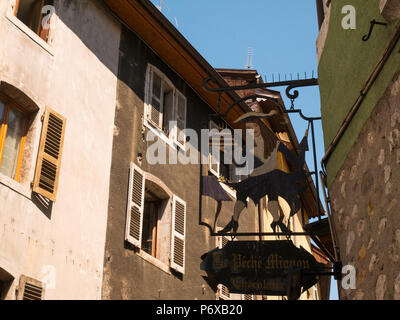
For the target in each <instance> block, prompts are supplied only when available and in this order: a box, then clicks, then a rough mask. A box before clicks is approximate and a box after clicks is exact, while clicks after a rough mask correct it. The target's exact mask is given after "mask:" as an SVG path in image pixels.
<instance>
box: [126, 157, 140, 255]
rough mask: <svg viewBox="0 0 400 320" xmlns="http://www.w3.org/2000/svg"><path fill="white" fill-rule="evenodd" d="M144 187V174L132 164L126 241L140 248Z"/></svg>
mask: <svg viewBox="0 0 400 320" xmlns="http://www.w3.org/2000/svg"><path fill="white" fill-rule="evenodd" d="M144 186H145V175H144V172H143V171H142V170H141V169H140V168H139V167H138V166H136V165H135V164H134V163H131V168H130V174H129V192H128V208H127V213H126V230H125V240H126V241H128V242H129V243H131V244H133V245H134V246H136V247H138V248H140V247H141V245H142V226H143V208H144Z"/></svg>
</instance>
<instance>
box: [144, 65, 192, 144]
mask: <svg viewBox="0 0 400 320" xmlns="http://www.w3.org/2000/svg"><path fill="white" fill-rule="evenodd" d="M154 73H156V74H157V75H158V76H159V77H160V78H161V92H160V95H161V97H155V98H156V100H157V101H158V102H160V119H159V124H156V123H155V122H154V121H153V120H152V119H151V111H152V108H153V106H152V100H153V79H154V76H153V74H154ZM145 77H146V78H145V99H144V100H145V101H144V115H143V125H144V126H146V127H147V128H148V129H150V130H152V131H153V132H154V133H156V134H157V136H158V137H160V138H161V139H162V140H163V141H165V142H166V143H168V144H169V145H171V146H172V147H174V148H177V147H179V148H181V149H183V150H185V145H186V139H185V141H184V142H183V143H181V142H179V139H178V138H179V137H178V124H177V123H178V119H177V117H178V102H179V97H182V98H183V99H184V101H185V118H184V120H183V122H184V127H185V128H186V122H187V105H188V103H187V97H186V96H185V95H184V94H183V93H182V92H181V91H179V90H178V89H177V88H176V86H174V84H173V83H172V81H171V80H170V79H169V78H168V77H167V76H166V75H165V74H164V73H163V72H162V71H161V70H160V69H158V68H157V67H155V66H154V65H152V64H150V63H149V64H148V65H147V70H146V75H145ZM165 83H167V85H168V86H169V87H171V88H172V91H173V102H172V110H171V113H172V118H173V119H172V120H171V121H173V122H175V126H174V127H173V128H171V130H170V131H169V134H168V135H167V134H166V133H165V131H164V121H163V120H164V111H165V101H164V88H165ZM160 98H161V99H160ZM168 125H169V124H168ZM168 129H169V128H168Z"/></svg>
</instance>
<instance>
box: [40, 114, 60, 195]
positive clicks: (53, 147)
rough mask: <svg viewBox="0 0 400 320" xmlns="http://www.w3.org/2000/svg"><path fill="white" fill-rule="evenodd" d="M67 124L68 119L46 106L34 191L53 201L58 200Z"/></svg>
mask: <svg viewBox="0 0 400 320" xmlns="http://www.w3.org/2000/svg"><path fill="white" fill-rule="evenodd" d="M65 126H66V119H65V118H64V117H62V116H61V115H59V114H58V113H56V112H55V111H53V110H52V109H50V108H46V111H45V114H44V119H43V126H42V135H41V138H40V144H39V153H38V158H37V163H36V171H35V179H34V181H33V192H36V193H38V194H40V195H42V196H44V197H46V198H47V199H49V200H51V201H53V202H54V201H56V196H57V188H58V179H59V175H60V167H61V158H62V149H63V144H64V134H65Z"/></svg>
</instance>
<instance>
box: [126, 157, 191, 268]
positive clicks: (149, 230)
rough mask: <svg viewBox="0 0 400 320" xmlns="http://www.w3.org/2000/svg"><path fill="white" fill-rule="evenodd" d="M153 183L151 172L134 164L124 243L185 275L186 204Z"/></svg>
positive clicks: (153, 178)
mask: <svg viewBox="0 0 400 320" xmlns="http://www.w3.org/2000/svg"><path fill="white" fill-rule="evenodd" d="M154 180H155V177H153V176H152V175H151V174H150V173H147V172H145V171H143V170H141V169H140V168H139V167H138V166H137V165H136V164H134V163H131V168H130V178H129V193H128V206H127V215H126V225H125V241H127V242H128V243H130V244H132V245H133V246H135V247H136V248H138V249H139V250H140V251H139V253H140V255H141V256H142V257H143V256H145V258H146V259H147V258H148V256H147V255H150V256H152V257H154V258H156V259H157V260H158V261H157V262H161V263H162V264H163V266H166V267H167V268H168V267H169V268H171V269H174V270H176V271H178V272H180V273H182V274H183V273H184V271H185V234H186V202H185V201H183V200H182V199H180V198H178V197H177V196H176V195H173V194H172V192H171V191H170V190H169V189H168V187H166V186H165V185H164V184H163V183H162V182H161V181H158V179H156V180H157V181H158V182H154ZM167 189H168V190H167ZM142 253H145V254H144V255H142ZM146 254H147V255H146ZM146 256H147V257H146ZM150 260H151V259H150ZM153 261H154V259H153V260H152V262H153ZM168 270H169V269H168Z"/></svg>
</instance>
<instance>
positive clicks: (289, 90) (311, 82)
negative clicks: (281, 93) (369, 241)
mask: <svg viewBox="0 0 400 320" xmlns="http://www.w3.org/2000/svg"><path fill="white" fill-rule="evenodd" d="M216 83H217V81H216V80H215V79H214V78H212V77H208V78H206V79H205V80H204V81H203V87H204V89H205V90H206V91H209V92H215V93H217V94H218V107H217V112H216V113H214V114H210V115H209V119H211V118H213V117H219V118H220V119H223V118H225V117H227V115H228V114H229V112H230V111H231V110H232V109H233V108H234V107H235V106H236V105H238V104H240V103H242V102H245V101H248V100H253V101H255V100H257V99H258V98H259V99H263V100H269V101H271V102H273V103H274V104H275V105H276V106H278V107H279V109H280V110H279V111H280V112H282V113H286V114H291V113H297V114H298V115H299V116H300V117H301V118H302V119H303V120H305V121H307V122H308V124H309V129H310V128H311V136H312V145H313V157H314V170H313V171H312V172H309V175H314V177H315V183H316V198H317V207H318V208H317V211H318V221H319V222H321V215H322V212H321V205H320V200H319V199H320V198H319V174H318V167H317V158H316V157H317V156H316V143H315V129H314V121H316V120H321V117H309V116H306V115H304V114H303V112H302V110H301V109H295V108H294V100H295V99H296V98H298V97H299V92H298V90H295V89H296V88H300V87H310V86H317V85H318V79H317V78H310V79H297V80H289V81H286V80H285V81H278V82H265V83H249V84H247V85H242V86H228V87H216V86H215V84H216ZM211 84H214V87H212V86H211ZM272 87H286V90H285V91H286V96H287V97H288V98H289V99H290V100H291V102H292V105H291V108H290V109H286V107H285V106H283V105H282V104H280V103H279V101H277V99H273V98H271V97H267V96H265V95H262V94H253V95H249V96H246V97H240V98H239V99H237V100H236V101H234V102H233V103H232V104H231V105H230V106H229V107H228V108H227V109H226V110H225V112H224V113H221V95H222V93H224V92H231V91H242V90H251V89H263V88H264V89H265V88H272ZM293 90H294V91H293ZM307 131H308V130H307ZM200 211H201V210H200ZM259 215H261V213H260V210H259ZM199 218H200V219H199V223H200V225H203V226H206V227H207V228H209V230H210V235H211V236H221V235H223V236H226V237H232V238H235V237H251V236H258V237H260V240H261V239H262V237H263V236H282V237H285V238H287V239H290V237H292V236H310V237H312V238H313V239H316V238H315V236H314V234H312V232H311V230H306V229H305V232H291V231H284V230H282V232H275V230H274V232H261V230H262V228H261V222H260V221H261V220H260V219H261V218H260V217H259V222H260V226H259V230H260V231H259V232H225V233H223V234H221V233H220V232H219V233H216V232H215V230H214V229H213V227H212V226H210V225H209V224H208V223H205V222H203V221H202V219H201V213H200V216H199ZM303 227H305V226H303ZM319 247H320V248H321V250H322V251H323V252H324V253H325V254H326V256H327V257H328V259H329V260H330V261H331V262H332V263H333V264H334V266H335V270H333V272H330V273H326V274H325V275H334V276H335V279H336V278H340V277H341V273H340V272H339V271H338V270H336V269H337V268H338V265H339V264H340V261H338V259H337V258H338V257H337V255H336V253H335V257H333V256H332V254H330V252H329V251H328V250H327V249H326V248H325V247H324V246H323V245H322V244H321V243H319ZM339 259H340V258H339Z"/></svg>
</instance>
